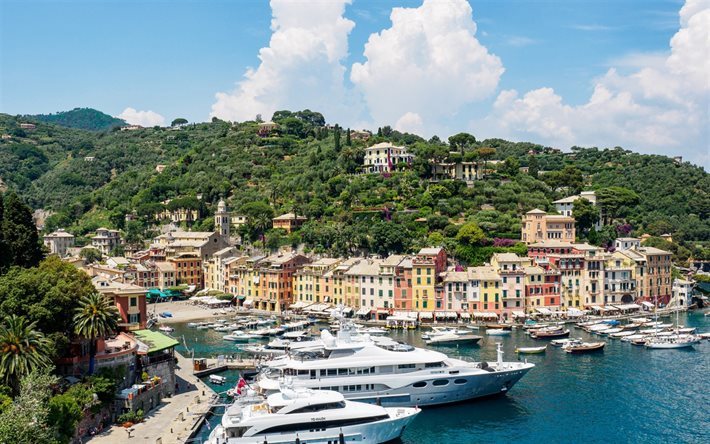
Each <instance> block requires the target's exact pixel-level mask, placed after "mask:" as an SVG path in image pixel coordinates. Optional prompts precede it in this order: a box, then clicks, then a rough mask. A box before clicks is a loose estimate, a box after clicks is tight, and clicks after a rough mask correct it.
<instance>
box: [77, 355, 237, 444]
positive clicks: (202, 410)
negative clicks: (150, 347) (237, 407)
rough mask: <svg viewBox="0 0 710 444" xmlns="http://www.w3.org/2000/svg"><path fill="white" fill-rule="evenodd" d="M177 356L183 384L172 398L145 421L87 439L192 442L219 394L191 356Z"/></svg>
mask: <svg viewBox="0 0 710 444" xmlns="http://www.w3.org/2000/svg"><path fill="white" fill-rule="evenodd" d="M175 357H176V358H177V360H178V366H177V368H176V370H175V377H176V380H177V381H178V384H179V387H180V390H179V392H178V393H176V394H174V395H173V396H172V397H170V398H164V399H163V400H162V402H161V403H160V405H158V406H157V407H155V408H154V409H153V410H151V411H149V412H146V415H145V417H144V418H145V419H144V421H143V422H141V423H138V424H135V425H133V426H132V427H131V428H129V429H125V428H124V427H122V426H120V425H114V426H112V427H110V428H108V429H106V430H105V431H103V432H102V433H100V434H98V435H96V436H94V437H92V438H91V439H90V440H89V441H88V442H90V443H91V444H125V443H130V442H141V443H149V444H182V443H186V442H190V438H191V437H192V436H193V435H194V434H195V433H196V432H197V430H199V428H200V426H201V425H202V423H203V421H204V420H205V417H206V415H207V414H208V413H210V410H211V408H212V406H213V405H214V404H215V402H216V400H217V397H218V395H217V393H215V391H214V390H212V388H210V387H209V386H208V385H207V384H205V383H204V382H203V381H201V380H200V378H199V377H198V376H197V375H196V374H195V373H194V371H193V363H192V361H191V360H190V359H189V358H186V357H184V356H182V355H181V354H179V353H177V352H176V353H175ZM215 361H216V360H215ZM245 362H246V361H245ZM215 363H216V362H215ZM234 365H237V364H234ZM215 371H216V370H215ZM129 431H130V433H129Z"/></svg>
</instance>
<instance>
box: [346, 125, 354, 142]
mask: <svg viewBox="0 0 710 444" xmlns="http://www.w3.org/2000/svg"><path fill="white" fill-rule="evenodd" d="M345 144H346V145H347V146H352V145H353V143H352V141H351V140H350V128H348V132H347V133H345Z"/></svg>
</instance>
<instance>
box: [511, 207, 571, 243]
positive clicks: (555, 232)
mask: <svg viewBox="0 0 710 444" xmlns="http://www.w3.org/2000/svg"><path fill="white" fill-rule="evenodd" d="M574 224H575V220H574V218H573V217H570V216H563V215H558V214H547V213H546V212H545V211H542V210H539V209H537V208H536V209H534V210H531V211H528V212H527V213H525V215H524V216H523V220H522V225H521V239H522V241H523V242H525V243H526V244H534V243H538V242H544V241H550V240H556V241H562V242H574V240H575V225H574Z"/></svg>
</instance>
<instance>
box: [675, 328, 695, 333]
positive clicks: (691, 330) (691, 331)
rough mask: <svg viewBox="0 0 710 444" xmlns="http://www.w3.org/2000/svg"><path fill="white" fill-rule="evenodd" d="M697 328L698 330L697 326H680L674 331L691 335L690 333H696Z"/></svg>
mask: <svg viewBox="0 0 710 444" xmlns="http://www.w3.org/2000/svg"><path fill="white" fill-rule="evenodd" d="M696 330H697V329H696V328H695V327H680V328H676V329H675V330H673V331H675V332H678V333H680V334H686V335H689V334H693V333H695V331H696Z"/></svg>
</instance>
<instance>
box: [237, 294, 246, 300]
mask: <svg viewBox="0 0 710 444" xmlns="http://www.w3.org/2000/svg"><path fill="white" fill-rule="evenodd" d="M246 298H247V297H246V296H244V295H240V296H237V299H239V300H240V301H243V300H244V299H246Z"/></svg>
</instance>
